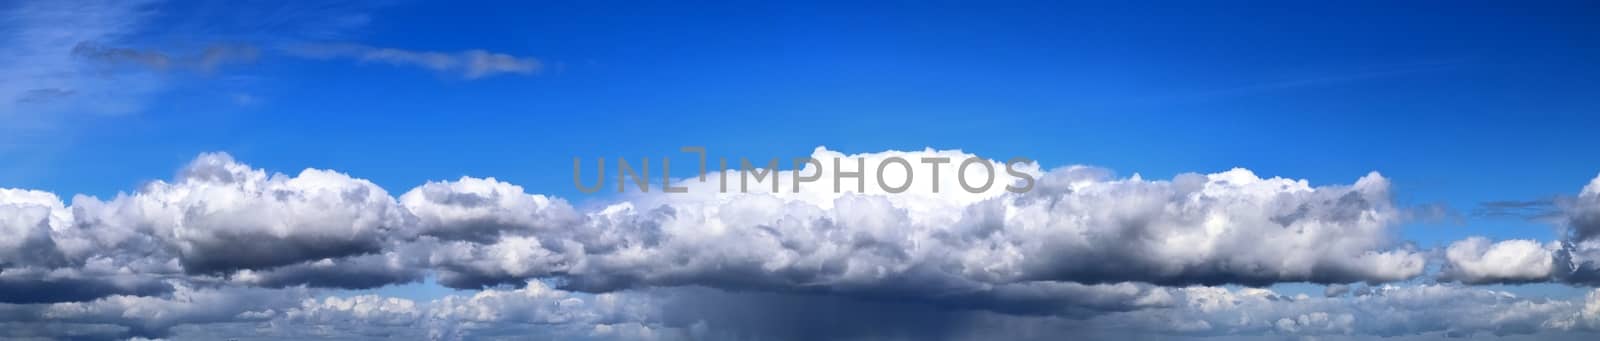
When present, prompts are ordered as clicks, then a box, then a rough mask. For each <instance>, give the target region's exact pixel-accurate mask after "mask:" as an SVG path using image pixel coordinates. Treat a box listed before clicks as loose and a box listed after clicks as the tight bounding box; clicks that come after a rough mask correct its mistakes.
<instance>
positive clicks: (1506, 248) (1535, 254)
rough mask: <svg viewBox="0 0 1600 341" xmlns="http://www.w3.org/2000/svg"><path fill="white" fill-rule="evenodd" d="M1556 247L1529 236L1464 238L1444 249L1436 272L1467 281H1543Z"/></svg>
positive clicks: (1550, 266) (1447, 278)
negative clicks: (1440, 269) (1443, 261)
mask: <svg viewBox="0 0 1600 341" xmlns="http://www.w3.org/2000/svg"><path fill="white" fill-rule="evenodd" d="M1557 249H1558V246H1557V245H1556V244H1555V243H1551V244H1549V245H1540V244H1539V243H1538V242H1535V241H1532V240H1520V239H1519V240H1506V241H1500V242H1493V243H1491V242H1490V241H1489V240H1488V239H1485V238H1482V237H1472V238H1467V239H1465V240H1461V241H1457V242H1455V243H1452V244H1450V247H1449V248H1447V249H1445V259H1446V260H1447V263H1446V264H1445V269H1444V270H1443V273H1441V275H1440V276H1441V278H1442V279H1446V280H1457V281H1461V282H1463V283H1469V284H1481V283H1505V282H1534V281H1545V280H1549V279H1550V276H1551V274H1552V272H1553V271H1554V270H1555V258H1554V252H1555V251H1556V250H1557Z"/></svg>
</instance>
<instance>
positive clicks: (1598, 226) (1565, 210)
mask: <svg viewBox="0 0 1600 341" xmlns="http://www.w3.org/2000/svg"><path fill="white" fill-rule="evenodd" d="M1498 206H1509V207H1519V208H1520V207H1530V208H1528V209H1526V211H1533V212H1541V213H1537V214H1530V215H1534V216H1537V217H1540V218H1544V219H1546V220H1550V221H1553V222H1555V223H1556V224H1557V225H1558V226H1559V227H1560V228H1561V229H1562V238H1561V240H1558V241H1554V242H1551V243H1548V244H1546V245H1544V246H1539V245H1538V244H1537V242H1534V241H1528V240H1508V241H1500V242H1495V243H1493V244H1490V242H1489V241H1488V240H1487V239H1484V238H1481V237H1473V238H1469V239H1467V240H1463V241H1459V242H1456V243H1454V244H1452V245H1451V246H1450V249H1449V250H1447V253H1446V260H1447V262H1446V264H1445V265H1444V267H1445V268H1444V269H1445V271H1444V272H1443V273H1442V274H1441V278H1442V279H1446V280H1457V281H1462V282H1465V283H1524V282H1563V283H1569V284H1577V285H1596V284H1600V176H1597V177H1596V178H1594V179H1593V180H1591V181H1590V182H1589V184H1588V185H1586V186H1584V187H1583V189H1582V190H1581V191H1580V192H1579V194H1578V195H1577V196H1576V197H1557V198H1555V199H1551V200H1543V201H1535V202H1530V203H1529V204H1501V205H1498ZM1547 264H1548V265H1549V266H1546V265H1547Z"/></svg>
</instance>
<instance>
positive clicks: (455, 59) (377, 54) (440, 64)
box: [285, 44, 543, 79]
mask: <svg viewBox="0 0 1600 341" xmlns="http://www.w3.org/2000/svg"><path fill="white" fill-rule="evenodd" d="M285 51H286V52H288V53H289V54H290V55H295V56H300V57H305V58H314V59H353V60H356V61H359V62H363V63H384V64H389V65H395V66H412V67H420V68H425V69H429V70H433V71H436V72H440V73H445V74H452V75H456V76H459V77H461V78H464V79H479V78H484V77H490V76H495V75H500V74H520V75H529V74H534V73H537V72H539V70H540V69H541V68H543V64H542V63H540V62H539V60H538V59H534V58H529V57H518V56H514V55H509V54H504V53H498V52H490V51H484V50H466V51H461V52H434V51H413V50H403V49H396V48H381V47H372V46H366V45H357V44H303V45H298V46H293V47H290V48H287V49H285Z"/></svg>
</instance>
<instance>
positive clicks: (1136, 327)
mask: <svg viewBox="0 0 1600 341" xmlns="http://www.w3.org/2000/svg"><path fill="white" fill-rule="evenodd" d="M1161 290H1162V291H1163V292H1165V294H1164V295H1165V297H1167V298H1166V300H1167V301H1168V303H1169V304H1168V305H1166V306H1163V307H1159V308H1151V309H1142V310H1136V311H1128V312H1118V313H1108V314H1100V315H1096V316H1093V317H1090V318H1087V319H1082V320H1079V319H1058V318H1051V317H1041V316H1018V315H1006V314H996V313H991V312H983V311H963V310H949V309H940V308H939V307H934V306H928V305H925V304H924V303H921V302H915V301H894V300H861V299H853V298H848V297H840V296H815V295H803V294H781V293H762V292H745V291H721V290H713V289H707V288H703V287H680V288H658V289H651V290H647V291H629V292H622V293H613V294H602V295H584V294H579V293H573V292H566V291H562V290H559V289H555V288H553V287H550V286H549V285H546V284H543V283H541V282H538V281H534V282H530V283H527V284H526V285H525V286H522V287H518V288H503V289H490V290H484V291H481V292H478V293H474V294H470V295H449V296H445V297H443V298H439V299H435V300H430V301H413V300H408V299H400V298H392V297H383V296H378V295H360V296H354V297H326V298H322V299H305V300H303V301H302V302H301V303H300V304H298V305H293V306H286V307H282V309H278V310H271V311H269V310H247V312H264V313H258V314H245V315H244V316H246V317H248V318H269V319H270V320H268V321H267V322H266V324H268V325H270V327H267V328H260V329H256V330H255V333H267V335H275V336H276V337H302V338H311V337H315V338H355V339H361V338H369V339H378V338H385V337H394V336H397V335H401V336H408V337H413V338H419V339H420V338H428V339H435V340H456V339H488V338H494V337H496V336H501V335H520V336H521V337H529V336H530V334H529V332H530V330H528V329H526V328H528V326H538V327H537V329H536V330H534V331H532V332H534V333H538V334H532V335H542V336H546V337H550V338H560V339H625V340H639V339H659V340H751V339H758V340H815V339H827V340H848V339H947V340H994V339H1002V340H1032V339H1039V340H1044V339H1052V338H1053V337H1059V336H1060V335H1069V334H1070V335H1079V336H1088V337H1097V338H1099V337H1105V338H1112V337H1120V338H1157V339H1181V338H1205V337H1217V336H1226V337H1228V338H1241V339H1249V338H1252V337H1266V338H1269V339H1270V338H1277V339H1281V338H1295V337H1301V338H1307V337H1316V338H1334V339H1343V338H1348V339H1369V338H1373V337H1386V338H1389V337H1396V338H1402V339H1404V338H1406V337H1415V336H1434V337H1437V338H1443V337H1452V338H1453V337H1471V336H1512V335H1541V336H1542V337H1555V336H1560V335H1566V334H1567V333H1577V335H1592V334H1588V333H1593V332H1594V331H1596V330H1597V328H1600V292H1591V293H1589V294H1588V295H1587V296H1583V297H1577V298H1574V299H1570V300H1552V299H1542V298H1525V297H1519V296H1517V295H1514V294H1511V293H1507V292H1501V291H1494V290H1487V289H1479V288H1471V287H1462V286H1452V285H1416V286H1392V285H1383V286H1376V287H1363V288H1361V289H1360V290H1357V292H1358V293H1357V294H1356V295H1355V296H1350V297H1334V298H1323V297H1308V296H1304V295H1294V296H1290V295H1282V294H1279V293H1276V292H1273V291H1271V290H1266V289H1251V288H1242V289H1228V288H1221V287H1185V288H1163V289H1161ZM254 308H257V309H259V308H260V307H254ZM235 310H237V309H235ZM229 311H230V312H231V311H233V310H229ZM1575 339H1576V338H1575Z"/></svg>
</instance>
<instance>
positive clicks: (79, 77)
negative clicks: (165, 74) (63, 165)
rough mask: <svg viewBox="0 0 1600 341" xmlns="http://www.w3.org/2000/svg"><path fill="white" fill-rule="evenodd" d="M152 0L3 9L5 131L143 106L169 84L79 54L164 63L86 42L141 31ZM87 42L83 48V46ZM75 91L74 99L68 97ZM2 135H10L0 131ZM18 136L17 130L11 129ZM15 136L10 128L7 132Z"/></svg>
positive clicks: (0, 88) (0, 106)
mask: <svg viewBox="0 0 1600 341" xmlns="http://www.w3.org/2000/svg"><path fill="white" fill-rule="evenodd" d="M150 4H151V2H150V1H116V2H91V1H71V0H68V1H28V2H20V3H15V4H9V5H7V6H6V7H7V10H6V11H5V12H4V13H3V14H0V28H3V29H0V32H3V33H0V41H5V42H6V45H5V49H6V53H5V54H4V55H3V56H0V78H3V79H6V82H3V83H0V120H5V124H0V126H3V127H6V128H7V129H6V130H18V131H21V130H22V129H24V128H27V129H41V128H43V127H48V126H49V125H50V124H52V123H53V120H52V119H51V118H52V117H53V116H54V115H58V114H61V113H63V112H65V113H81V112H90V113H97V114H119V113H128V112H133V111H137V110H138V109H139V108H140V107H142V105H143V102H144V100H145V99H146V97H147V95H148V94H151V93H154V92H157V91H159V90H160V89H163V88H164V87H165V85H164V82H163V81H162V80H160V79H158V78H156V77H152V76H151V75H147V74H141V73H107V72H103V70H102V69H99V68H96V67H95V65H94V64H95V63H93V62H90V61H88V60H85V59H84V58H79V57H78V56H76V54H79V53H83V54H91V55H96V56H100V57H105V58H123V59H131V60H143V62H145V63H158V64H159V63H161V61H160V60H158V59H160V57H155V56H148V55H145V54H141V53H137V52H132V51H125V50H117V49H98V48H94V47H90V46H80V44H82V43H83V42H87V41H105V42H115V41H121V40H124V39H126V38H127V37H128V36H129V35H131V34H133V33H134V32H136V31H137V30H138V29H139V28H140V27H141V26H142V25H143V24H144V22H145V19H146V18H147V17H148V16H149V12H148V11H146V9H147V7H148V6H149V5H150ZM80 48H81V49H82V50H80ZM69 96H70V98H71V99H73V100H71V101H67V100H66V99H68V97H69ZM0 133H5V131H4V130H0ZM12 133H13V134H14V133H15V132H12ZM7 135H10V134H7Z"/></svg>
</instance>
